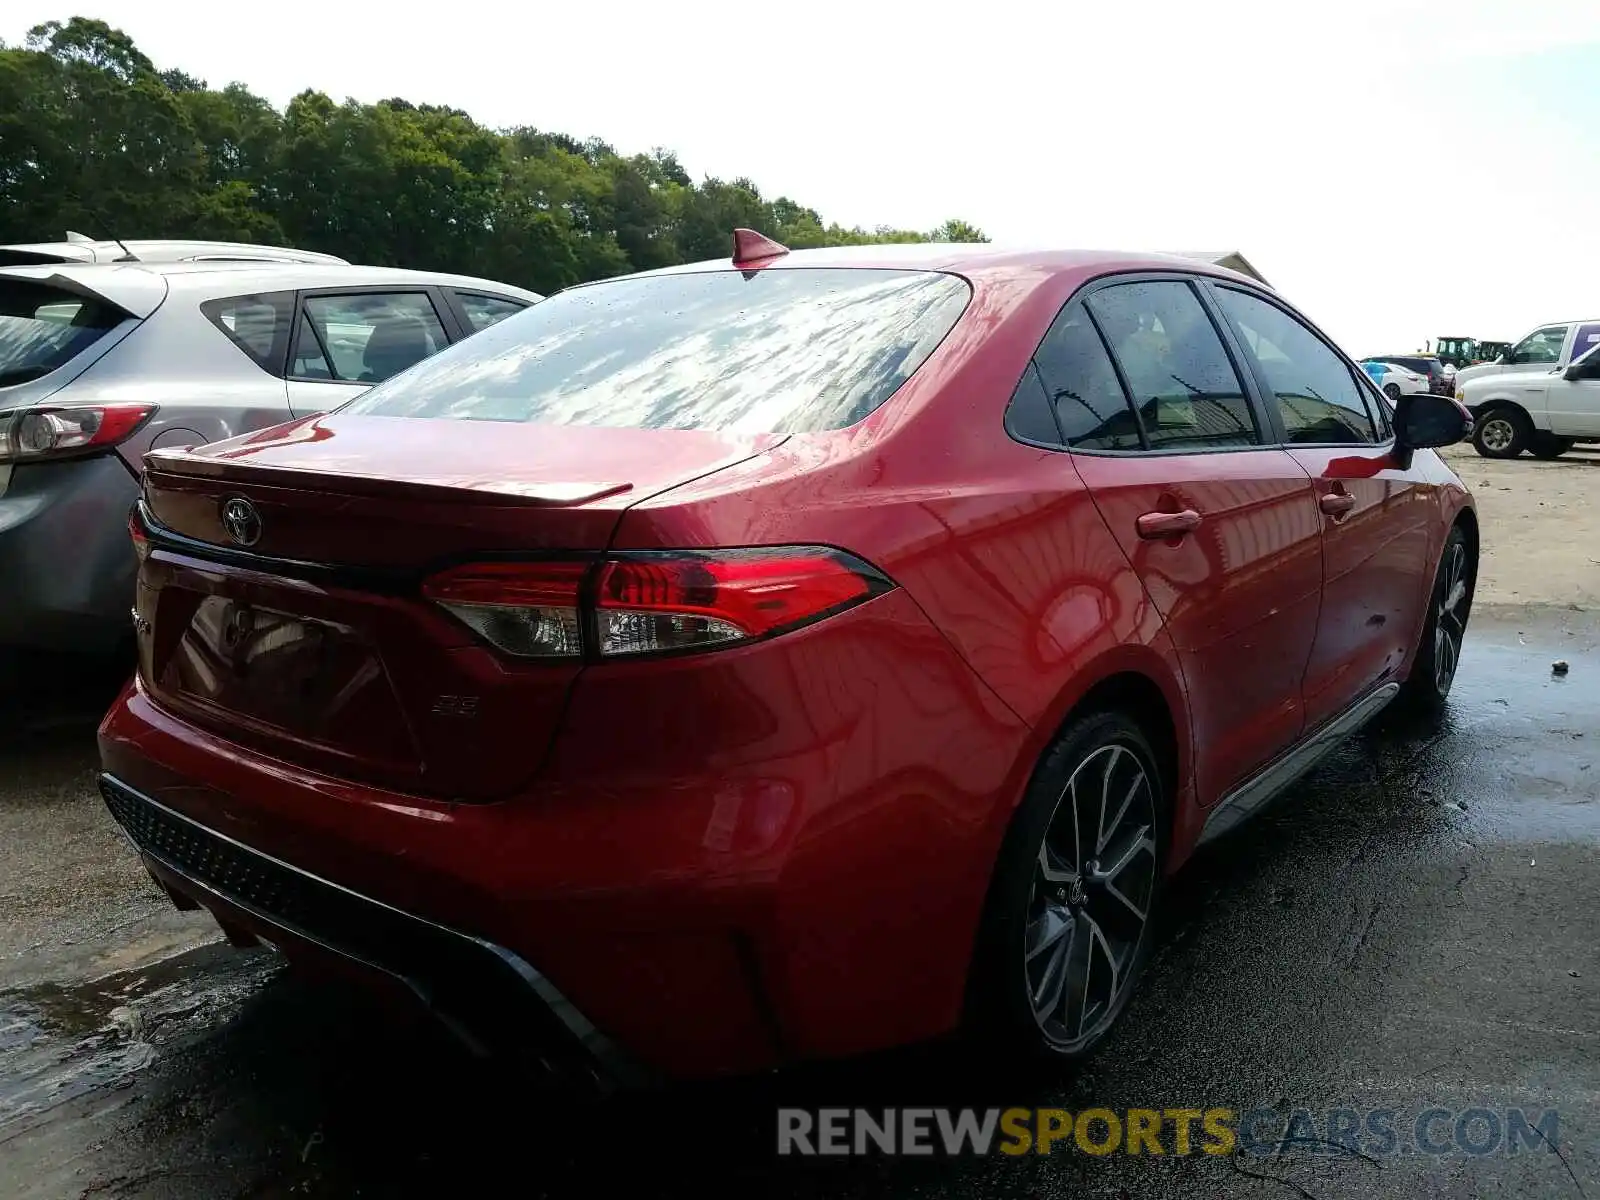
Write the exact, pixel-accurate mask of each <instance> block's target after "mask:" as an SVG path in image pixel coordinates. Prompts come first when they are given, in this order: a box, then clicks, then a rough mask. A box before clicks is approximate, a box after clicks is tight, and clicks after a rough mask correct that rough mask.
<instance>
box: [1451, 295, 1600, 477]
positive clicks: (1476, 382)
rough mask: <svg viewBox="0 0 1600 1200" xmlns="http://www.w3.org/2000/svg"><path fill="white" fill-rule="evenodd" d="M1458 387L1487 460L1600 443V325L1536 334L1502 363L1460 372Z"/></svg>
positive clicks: (1550, 328)
mask: <svg viewBox="0 0 1600 1200" xmlns="http://www.w3.org/2000/svg"><path fill="white" fill-rule="evenodd" d="M1455 386H1456V399H1457V400H1459V401H1461V403H1463V404H1465V405H1466V406H1467V408H1468V410H1469V411H1470V412H1471V413H1472V421H1473V425H1472V445H1473V448H1474V449H1476V450H1477V452H1478V453H1479V454H1481V455H1483V456H1484V457H1485V458H1516V457H1517V455H1519V454H1521V453H1522V452H1523V451H1524V450H1527V451H1529V452H1531V453H1532V454H1533V456H1534V457H1535V458H1559V457H1560V456H1561V455H1563V454H1565V453H1566V452H1567V451H1568V450H1570V449H1572V447H1573V446H1574V445H1576V444H1577V443H1579V442H1600V320H1593V321H1565V322H1562V323H1560V324H1557V325H1546V326H1543V327H1541V328H1539V329H1536V330H1534V331H1533V332H1532V333H1530V334H1529V335H1528V336H1527V337H1525V338H1523V339H1522V340H1521V341H1520V342H1518V343H1517V344H1516V345H1515V346H1514V347H1513V348H1512V350H1511V352H1510V353H1509V354H1507V355H1505V357H1503V358H1501V359H1500V360H1499V361H1498V362H1493V363H1483V364H1481V365H1479V366H1476V367H1467V368H1466V369H1464V370H1462V371H1458V372H1457V373H1456V384H1455Z"/></svg>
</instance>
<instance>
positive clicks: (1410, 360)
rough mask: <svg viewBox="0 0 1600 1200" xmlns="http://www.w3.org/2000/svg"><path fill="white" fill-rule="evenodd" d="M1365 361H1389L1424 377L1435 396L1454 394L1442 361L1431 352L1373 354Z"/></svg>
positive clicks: (1449, 377)
mask: <svg viewBox="0 0 1600 1200" xmlns="http://www.w3.org/2000/svg"><path fill="white" fill-rule="evenodd" d="M1366 361H1367V362H1381V363H1390V364H1392V365H1393V366H1396V367H1403V368H1405V369H1406V370H1407V371H1411V372H1413V373H1415V374H1417V375H1421V376H1423V377H1425V378H1426V379H1427V381H1428V390H1429V391H1430V392H1432V393H1433V394H1434V395H1436V396H1449V395H1452V394H1454V389H1453V388H1452V387H1451V385H1450V379H1451V376H1450V374H1449V373H1448V372H1446V370H1445V367H1444V363H1443V362H1441V361H1440V360H1439V359H1438V358H1437V357H1435V356H1434V355H1431V354H1374V355H1372V356H1371V357H1370V358H1368V359H1367V360H1366Z"/></svg>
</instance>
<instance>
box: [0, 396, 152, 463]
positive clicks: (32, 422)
mask: <svg viewBox="0 0 1600 1200" xmlns="http://www.w3.org/2000/svg"><path fill="white" fill-rule="evenodd" d="M155 411H156V406H155V405H154V404H99V405H87V406H84V407H81V408H80V407H74V408H24V409H19V410H17V411H14V412H11V413H6V414H0V421H3V424H0V463H7V462H13V463H15V462H38V461H40V460H42V459H48V458H61V457H64V456H67V455H72V454H84V453H91V452H93V451H96V450H107V449H110V448H111V447H112V446H115V445H117V444H118V443H119V442H123V441H126V440H127V439H128V438H129V437H131V436H132V435H133V434H134V432H135V431H136V430H138V428H139V426H141V425H143V424H144V423H145V422H146V421H147V420H149V419H150V414H151V413H153V412H155Z"/></svg>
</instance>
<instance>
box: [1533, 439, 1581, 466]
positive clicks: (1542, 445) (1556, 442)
mask: <svg viewBox="0 0 1600 1200" xmlns="http://www.w3.org/2000/svg"><path fill="white" fill-rule="evenodd" d="M1575 444H1576V443H1575V442H1574V441H1573V440H1572V439H1571V438H1564V437H1556V436H1555V435H1554V434H1552V433H1539V434H1535V435H1534V437H1533V441H1532V443H1531V444H1530V445H1529V446H1528V449H1529V451H1531V452H1532V454H1533V456H1534V457H1535V458H1542V459H1544V460H1545V461H1546V462H1549V461H1550V460H1551V459H1556V458H1560V457H1561V456H1562V455H1563V454H1565V453H1566V452H1567V451H1568V450H1571V449H1572V447H1573V446H1574V445H1575Z"/></svg>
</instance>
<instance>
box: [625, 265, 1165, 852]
mask: <svg viewBox="0 0 1600 1200" xmlns="http://www.w3.org/2000/svg"><path fill="white" fill-rule="evenodd" d="M1169 265H1170V264H1169ZM1121 269H1138V268H1137V266H1129V267H1124V268H1121ZM1091 274H1092V273H1089V272H1083V271H1065V272H1056V273H1051V272H1045V271H1040V272H1037V273H1029V272H1027V271H1015V270H1013V271H1011V272H1008V273H1006V274H1004V275H997V276H996V277H994V278H988V277H984V276H981V275H978V276H975V277H974V278H973V283H974V296H973V301H972V304H971V305H970V307H969V308H968V311H967V313H966V314H965V315H964V316H963V318H962V320H961V321H960V322H959V323H958V324H957V326H956V328H955V329H954V330H953V331H952V333H951V334H950V336H949V337H947V338H946V340H945V342H944V343H943V344H942V345H941V346H940V347H939V349H938V350H937V351H936V352H935V353H934V355H933V356H932V357H930V359H929V360H928V362H927V363H926V364H925V365H924V366H923V368H922V370H921V371H919V372H918V373H917V375H916V376H914V377H913V378H912V379H911V380H910V381H908V382H907V383H906V385H905V386H904V387H902V388H901V390H900V391H899V392H898V393H897V394H896V395H895V396H894V397H893V398H891V399H890V400H889V401H888V402H887V403H885V404H884V405H883V406H882V407H881V408H880V409H878V410H877V411H876V412H874V413H873V414H872V415H871V416H869V417H868V418H867V419H866V420H864V421H862V422H860V423H859V424H857V425H855V426H852V427H850V428H848V429H844V430H840V431H837V432H832V433H824V434H812V435H800V436H795V437H792V438H790V439H789V440H788V441H787V442H785V443H784V444H783V445H782V446H781V447H778V448H777V449H775V450H773V451H771V452H769V453H768V454H766V455H763V456H760V457H758V458H756V459H752V460H750V461H749V462H746V463H742V464H740V465H739V466H736V467H734V468H731V469H730V470H728V471H724V472H719V473H718V474H716V475H714V476H710V477H707V478H705V479H703V480H700V481H697V482H694V483H690V484H687V485H684V486H683V487H680V488H677V489H675V490H673V491H671V492H668V493H665V494H663V495H660V496H657V497H655V498H653V499H651V500H648V501H646V502H644V503H642V504H640V505H638V506H636V507H634V508H631V509H629V510H628V511H627V512H626V513H625V514H624V516H623V519H622V521H621V523H620V524H619V527H618V532H617V537H616V541H615V543H614V544H615V545H616V546H617V547H618V548H651V547H667V546H684V545H691V546H718V545H721V546H737V545H762V544H767V545H772V544H781V543H786V542H789V543H818V544H827V545H834V546H839V547H842V548H845V549H848V550H851V551H852V552H854V553H856V554H859V555H861V556H862V557H864V558H866V559H868V560H869V561H871V562H873V563H874V564H875V565H877V566H878V567H880V568H881V569H883V570H884V571H886V572H887V573H888V574H889V576H890V577H891V578H893V579H894V580H895V581H896V582H897V583H898V584H899V585H900V586H901V587H902V588H903V589H904V590H905V591H906V592H907V593H908V594H909V595H910V597H911V598H912V599H913V600H914V601H915V602H916V604H917V605H918V606H919V608H920V609H921V610H922V612H923V613H925V614H926V616H927V617H928V619H929V621H930V622H931V624H932V625H933V626H934V627H935V628H937V629H938V630H939V632H940V633H941V634H942V635H943V637H944V638H945V639H947V640H948V642H949V643H950V644H951V645H953V646H954V647H955V648H956V650H957V651H958V652H959V654H960V656H961V658H962V659H963V660H964V661H965V662H966V663H967V664H968V666H970V667H971V668H972V670H973V671H974V673H975V674H976V676H977V677H978V678H979V679H981V681H982V683H983V685H984V686H986V687H987V688H989V689H991V690H992V692H993V693H994V694H995V695H996V696H997V697H998V698H999V699H1000V700H1001V701H1003V702H1004V704H1005V705H1006V706H1007V707H1008V708H1009V709H1010V710H1011V711H1012V712H1013V713H1015V714H1016V715H1017V716H1018V717H1019V718H1020V719H1021V720H1022V722H1024V723H1025V725H1026V727H1027V733H1026V736H1024V737H1022V738H1020V739H1018V740H1017V741H1016V742H1015V744H1014V745H1010V746H1007V747H1006V748H1005V749H1004V752H1003V755H1002V759H1003V761H1002V759H997V760H996V761H995V763H994V772H993V781H994V791H993V798H992V801H991V803H990V804H989V806H988V810H987V811H985V812H983V813H982V814H974V816H975V817H978V818H979V819H981V820H983V821H984V823H985V825H986V827H987V828H988V829H989V831H990V846H991V849H993V848H997V847H998V842H999V838H1000V837H1001V836H1002V835H1003V832H1004V829H1005V825H1006V823H1007V821H1008V820H1009V818H1010V814H1011V811H1012V810H1013V808H1014V807H1015V805H1016V803H1017V802H1018V800H1019V799H1020V797H1021V795H1022V793H1023V790H1024V789H1025V787H1026V785H1027V781H1028V779H1029V777H1030V776H1031V774H1032V772H1033V768H1034V765H1035V763H1036V762H1037V760H1038V757H1039V755H1040V753H1041V752H1042V751H1043V749H1044V748H1045V747H1046V746H1048V745H1049V743H1050V742H1051V741H1052V740H1053V738H1054V736H1055V734H1056V732H1057V730H1058V729H1059V727H1060V725H1061V722H1062V721H1063V720H1064V719H1065V718H1066V716H1067V715H1068V714H1069V713H1070V711H1071V709H1072V707H1073V706H1074V705H1075V704H1076V703H1077V702H1078V701H1079V700H1080V699H1081V698H1082V697H1083V696H1084V695H1085V694H1086V693H1087V692H1088V691H1089V689H1090V688H1092V687H1093V686H1094V685H1095V684H1096V683H1098V682H1100V681H1101V680H1104V679H1106V678H1108V677H1109V676H1111V675H1114V674H1117V673H1119V672H1133V673H1137V674H1141V675H1144V676H1145V677H1147V678H1148V679H1149V680H1150V681H1151V682H1153V683H1154V684H1155V685H1156V686H1157V687H1158V688H1159V689H1160V691H1161V693H1162V695H1163V696H1164V697H1165V698H1166V700H1167V704H1168V708H1169V710H1170V711H1171V715H1172V718H1173V724H1174V726H1175V728H1176V729H1177V731H1178V742H1179V746H1178V772H1177V774H1178V778H1179V780H1180V781H1181V795H1180V799H1179V803H1178V810H1179V814H1180V816H1179V826H1180V828H1179V830H1178V832H1177V836H1176V837H1175V839H1174V840H1175V844H1176V843H1179V842H1184V841H1185V840H1186V838H1187V830H1188V822H1189V817H1188V815H1187V813H1188V810H1190V809H1192V807H1193V806H1192V803H1191V801H1190V789H1189V787H1188V780H1189V779H1190V778H1191V767H1190V752H1189V744H1188V743H1189V738H1188V730H1189V720H1188V713H1187V709H1186V705H1185V701H1184V688H1183V684H1182V676H1181V672H1180V670H1179V667H1178V665H1177V660H1176V656H1175V654H1174V652H1173V650H1172V648H1171V645H1170V643H1169V642H1168V639H1167V637H1166V634H1165V632H1164V630H1163V627H1162V622H1161V618H1160V615H1159V613H1158V612H1157V611H1156V610H1155V609H1154V607H1153V606H1152V605H1151V603H1150V601H1149V598H1148V596H1146V595H1145V593H1144V590H1143V589H1142V587H1141V586H1140V584H1139V582H1138V579H1137V577H1136V576H1134V574H1133V572H1132V571H1131V569H1130V568H1129V565H1128V563H1127V560H1126V558H1125V557H1124V555H1123V554H1122V551H1121V549H1120V547H1118V546H1117V544H1116V542H1115V541H1114V539H1112V538H1111V535H1110V533H1109V531H1108V530H1107V529H1106V527H1105V523H1104V521H1103V519H1102V518H1101V517H1100V515H1099V512H1098V510H1097V509H1096V507H1095V505H1094V503H1093V501H1092V499H1091V498H1090V496H1089V494H1088V492H1087V490H1086V489H1085V488H1084V486H1083V484H1082V482H1081V481H1080V480H1079V478H1078V474H1077V471H1076V469H1075V468H1074V466H1073V463H1072V459H1071V457H1070V456H1069V455H1067V454H1064V453H1059V452H1054V451H1049V450H1041V449H1037V448H1034V447H1030V446H1025V445H1022V444H1020V443H1018V442H1015V441H1013V440H1012V439H1011V438H1010V437H1008V436H1007V434H1006V432H1005V430H1004V426H1003V418H1004V413H1005V409H1006V405H1007V403H1008V402H1009V400H1010V397H1011V394H1012V392H1013V390H1014V389H1015V387H1016V383H1017V380H1018V379H1019V378H1020V376H1021V373H1022V370H1023V368H1024V366H1025V365H1026V364H1027V362H1028V360H1029V359H1030V357H1031V356H1032V354H1033V352H1034V350H1035V348H1036V347H1037V345H1038V342H1039V339H1040V338H1041V337H1042V336H1043V334H1044V332H1045V330H1046V329H1047V328H1048V326H1049V323H1050V321H1051V320H1052V319H1053V318H1054V316H1055V314H1056V313H1057V311H1059V309H1060V307H1061V305H1062V304H1063V303H1065V302H1066V300H1067V299H1068V298H1069V297H1070V296H1071V294H1072V293H1073V292H1074V291H1075V290H1076V289H1077V287H1078V286H1079V285H1080V284H1081V283H1083V282H1085V281H1086V280H1087V279H1088V278H1089V277H1091ZM1179 857H1181V855H1175V857H1174V862H1176V860H1177V859H1178V858H1179Z"/></svg>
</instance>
